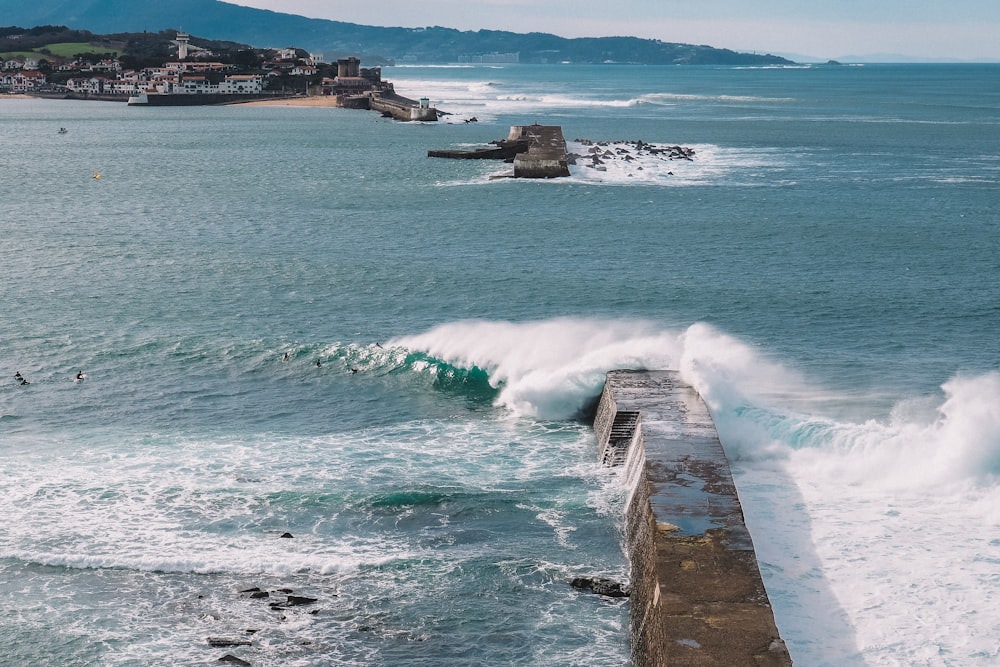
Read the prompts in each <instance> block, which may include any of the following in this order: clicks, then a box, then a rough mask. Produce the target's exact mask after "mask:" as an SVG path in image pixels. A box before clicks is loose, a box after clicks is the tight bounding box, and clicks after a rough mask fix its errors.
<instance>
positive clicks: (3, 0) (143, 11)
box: [0, 0, 791, 65]
mask: <svg viewBox="0 0 1000 667" xmlns="http://www.w3.org/2000/svg"><path fill="white" fill-rule="evenodd" d="M0 23H3V24H5V25H20V26H25V27H31V26H37V25H66V26H69V27H71V28H77V29H83V30H90V31H91V32H94V33H121V32H136V31H139V32H141V31H143V30H148V31H151V32H158V31H160V30H165V29H170V28H173V29H181V30H184V31H185V32H188V33H192V34H198V35H201V36H203V37H206V38H209V39H217V40H229V41H234V42H241V43H245V44H250V45H252V46H255V47H261V48H263V47H286V46H296V47H299V48H303V49H307V50H309V51H313V52H322V53H323V54H324V55H326V56H327V58H328V59H329V58H330V57H335V56H341V55H358V56H360V57H361V58H362V60H364V61H371V60H382V59H383V58H384V59H388V60H395V61H401V60H407V61H414V62H420V63H445V62H459V61H460V60H462V59H463V58H475V57H476V56H480V55H486V54H492V53H518V54H519V55H520V62H522V63H545V62H562V61H571V62H577V63H603V62H620V63H643V64H648V65H662V64H691V65H713V64H714V65H770V64H789V63H790V62H791V61H789V60H786V59H784V58H781V57H779V56H772V55H758V54H749V53H738V52H736V51H731V50H729V49H717V48H713V47H710V46H694V45H691V44H672V43H667V42H660V41H658V40H650V39H639V38H637V37H595V38H577V39H567V38H564V37H558V36H556V35H550V34H545V33H529V34H520V33H513V32H502V31H496V30H479V31H459V30H453V29H451V28H440V27H433V28H382V27H373V26H362V25H357V24H354V23H343V22H341V21H328V20H325V19H310V18H306V17H303V16H295V15H292V14H281V13H278V12H272V11H268V10H264V9H253V8H250V7H240V6H238V5H231V4H227V3H225V2H220V1H219V0H167V1H165V2H146V1H144V0H0Z"/></svg>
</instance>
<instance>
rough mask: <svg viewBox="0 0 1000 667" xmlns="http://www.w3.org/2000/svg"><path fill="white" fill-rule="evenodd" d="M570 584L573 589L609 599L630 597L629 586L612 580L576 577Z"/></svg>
mask: <svg viewBox="0 0 1000 667" xmlns="http://www.w3.org/2000/svg"><path fill="white" fill-rule="evenodd" d="M569 584H570V586H572V587H573V588H579V589H580V590H583V591H591V592H592V593H597V594H598V595H603V596H605V597H609V598H627V597H628V596H629V590H628V587H627V586H623V585H622V584H621V583H619V582H617V581H612V580H611V579H604V578H601V577H576V578H575V579H573V580H572V581H571V582H569Z"/></svg>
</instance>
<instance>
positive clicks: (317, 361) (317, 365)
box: [316, 359, 323, 368]
mask: <svg viewBox="0 0 1000 667" xmlns="http://www.w3.org/2000/svg"><path fill="white" fill-rule="evenodd" d="M322 366H323V362H322V361H320V360H319V359H317V360H316V368H321V367H322Z"/></svg>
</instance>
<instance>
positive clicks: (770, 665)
mask: <svg viewBox="0 0 1000 667" xmlns="http://www.w3.org/2000/svg"><path fill="white" fill-rule="evenodd" d="M594 430H595V432H596V435H597V443H598V450H599V455H600V457H601V460H602V462H603V463H604V464H605V465H609V466H625V474H626V475H627V476H628V480H629V486H630V493H629V498H628V501H627V503H626V510H625V524H626V531H625V532H626V534H625V539H626V543H627V550H628V553H629V557H630V560H631V579H632V595H631V600H630V604H631V610H630V633H631V640H632V659H633V663H634V664H635V665H636V666H637V667H647V666H655V667H659V666H666V665H670V666H675V665H690V666H719V667H732V666H734V665H759V666H764V667H788V666H790V665H791V664H792V661H791V658H790V656H789V654H788V650H787V648H786V647H785V644H784V642H783V641H782V640H781V638H780V637H779V635H778V629H777V626H776V625H775V622H774V615H773V613H772V611H771V606H770V603H769V601H768V598H767V592H766V591H765V590H764V583H763V580H762V579H761V575H760V570H759V568H758V565H757V557H756V555H755V554H754V549H753V542H752V540H751V539H750V534H749V533H748V532H747V529H746V525H745V524H744V521H743V510H742V508H741V506H740V501H739V497H738V496H737V493H736V487H735V485H734V484H733V478H732V473H731V472H730V469H729V462H728V460H727V459H726V455H725V451H724V450H723V449H722V443H721V442H720V440H719V436H718V433H717V431H716V429H715V424H714V423H713V421H712V417H711V415H710V414H709V411H708V407H707V406H706V405H705V403H704V401H702V399H701V397H700V396H699V395H698V393H697V392H696V391H695V390H694V389H693V388H692V387H690V386H688V385H687V384H685V383H684V382H683V381H682V380H681V379H680V375H679V374H678V373H677V372H674V371H612V372H610V373H608V375H607V381H606V383H605V387H604V392H603V394H602V396H601V401H600V405H599V406H598V412H597V417H596V419H595V422H594Z"/></svg>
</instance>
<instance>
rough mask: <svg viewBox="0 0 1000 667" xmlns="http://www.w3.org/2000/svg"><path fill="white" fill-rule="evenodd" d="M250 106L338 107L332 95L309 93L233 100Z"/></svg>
mask: <svg viewBox="0 0 1000 667" xmlns="http://www.w3.org/2000/svg"><path fill="white" fill-rule="evenodd" d="M234 104H240V105H246V106H251V107H339V106H340V105H339V104H337V98H336V97H335V96H333V95H310V96H309V97H282V98H280V99H274V100H251V101H248V102H234Z"/></svg>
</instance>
